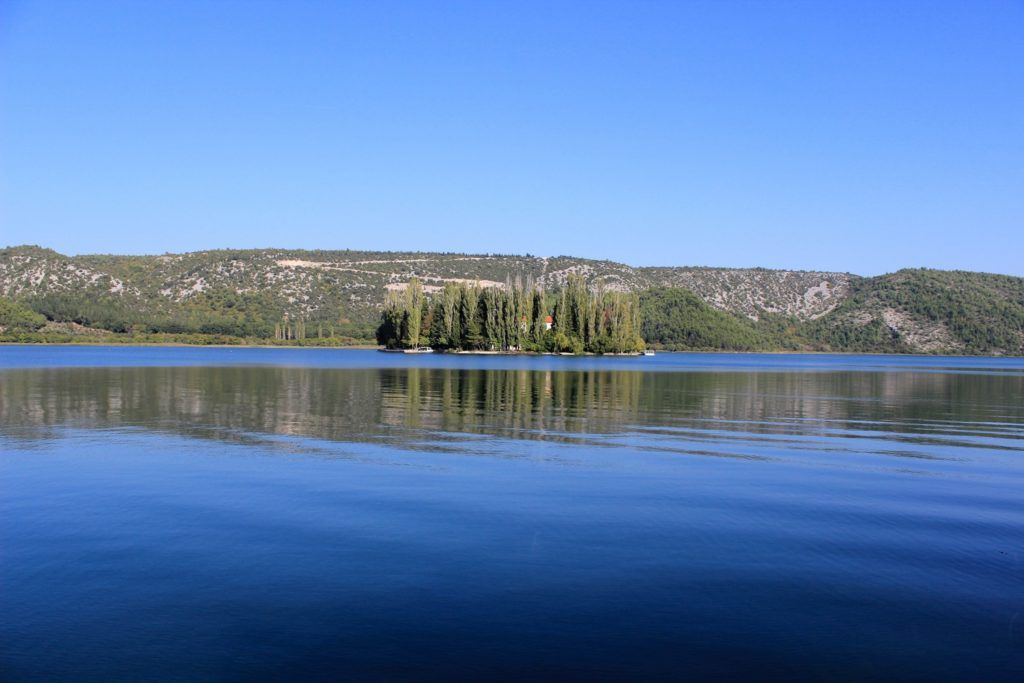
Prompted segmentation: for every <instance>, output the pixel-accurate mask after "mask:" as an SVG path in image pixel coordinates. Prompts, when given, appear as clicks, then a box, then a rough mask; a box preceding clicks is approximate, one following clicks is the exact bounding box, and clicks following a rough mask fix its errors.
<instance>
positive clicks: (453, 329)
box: [377, 275, 645, 354]
mask: <svg viewBox="0 0 1024 683" xmlns="http://www.w3.org/2000/svg"><path fill="white" fill-rule="evenodd" d="M640 331H641V320H640V302H639V298H638V297H637V295H636V294H631V293H625V292H620V291H607V290H605V289H604V288H601V287H598V288H596V289H590V288H589V287H588V286H587V283H586V280H585V279H584V278H583V277H582V276H579V275H569V276H568V278H567V280H566V282H565V285H564V286H562V287H561V288H560V289H558V290H557V291H555V292H546V291H544V290H543V289H541V288H540V287H537V286H535V285H534V284H533V283H532V282H529V281H527V282H526V284H523V282H522V281H521V280H517V281H516V282H515V283H513V282H511V281H506V283H505V285H504V286H499V285H492V286H487V287H484V286H481V285H479V284H473V283H468V282H461V281H460V282H449V283H446V284H445V286H444V287H443V288H440V289H439V290H438V291H436V292H434V293H433V296H432V297H429V298H428V296H427V294H426V293H425V291H424V288H423V285H422V283H421V282H420V281H419V280H418V279H417V278H413V279H412V280H411V281H410V282H409V283H408V285H407V286H405V287H404V288H401V289H392V290H389V292H388V296H387V300H386V301H385V304H384V310H383V311H382V313H381V321H380V326H379V327H378V328H377V342H378V343H379V344H381V345H382V346H384V347H385V349H388V350H418V349H424V348H429V349H431V350H434V351H453V352H476V353H480V352H485V353H573V354H584V353H592V354H636V353H642V352H643V351H644V348H645V346H644V340H643V338H642V337H641V335H640Z"/></svg>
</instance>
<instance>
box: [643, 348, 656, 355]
mask: <svg viewBox="0 0 1024 683" xmlns="http://www.w3.org/2000/svg"><path fill="white" fill-rule="evenodd" d="M644 355H645V356H653V355H654V351H651V350H650V349H647V350H645V351H644Z"/></svg>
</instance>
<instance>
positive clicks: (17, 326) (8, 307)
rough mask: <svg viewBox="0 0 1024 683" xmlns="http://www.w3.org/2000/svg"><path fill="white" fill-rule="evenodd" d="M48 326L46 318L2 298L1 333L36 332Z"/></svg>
mask: <svg viewBox="0 0 1024 683" xmlns="http://www.w3.org/2000/svg"><path fill="white" fill-rule="evenodd" d="M45 324H46V316H43V315H40V314H39V313H36V312H35V311H33V310H32V309H31V308H29V307H28V306H23V305H22V304H19V303H17V302H16V301H11V300H10V299H4V298H0V331H3V332H35V331H36V330H38V329H39V328H40V327H42V326H43V325H45Z"/></svg>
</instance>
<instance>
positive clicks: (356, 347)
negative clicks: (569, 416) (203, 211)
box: [0, 341, 1024, 359]
mask: <svg viewBox="0 0 1024 683" xmlns="http://www.w3.org/2000/svg"><path fill="white" fill-rule="evenodd" d="M13 346H23V347H27V348H31V347H53V346H61V347H74V346H89V347H106V348H112V349H116V348H145V347H154V348H161V347H162V348H190V349H204V348H205V349H290V350H296V349H300V350H317V351H383V350H384V347H382V346H378V345H375V344H352V345H346V346H340V345H339V346H319V345H307V346H300V345H292V344H188V343H185V342H102V341H83V342H18V341H0V349H2V348H4V347H13ZM653 350H654V351H656V352H657V353H658V355H662V354H669V353H680V354H683V353H690V354H704V355H732V356H878V357H881V358H887V357H893V356H898V357H901V358H1011V359H1013V358H1024V355H1012V354H998V355H997V354H974V355H965V354H950V353H879V352H877V351H876V352H870V351H812V350H781V349H773V350H765V351H732V350H726V349H682V350H673V351H669V350H666V349H658V348H655V349H653ZM396 355H411V356H416V355H439V356H522V357H533V356H536V357H538V358H541V357H549V356H550V357H556V356H560V357H567V358H601V357H605V358H624V357H630V358H643V357H644V356H642V355H635V354H613V353H607V354H592V353H588V354H579V355H577V354H572V353H540V352H537V353H534V352H517V353H499V352H486V351H485V352H481V353H475V352H472V351H463V352H457V353H446V352H436V354H396Z"/></svg>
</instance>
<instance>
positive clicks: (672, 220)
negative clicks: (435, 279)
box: [0, 0, 1024, 275]
mask: <svg viewBox="0 0 1024 683" xmlns="http://www.w3.org/2000/svg"><path fill="white" fill-rule="evenodd" d="M19 243H36V244H42V245H44V246H49V247H52V248H55V249H57V250H58V251H62V252H65V253H95V252H114V253H161V252H165V251H184V250H196V249H207V248H219V247H257V246H281V247H295V248H328V249H331V248H353V249H392V250H405V249H415V250H446V251H469V252H502V253H526V252H529V253H533V254H538V255H556V254H573V255H581V256H588V257H595V258H610V259H615V260H619V261H624V262H627V263H630V264H634V265H657V264H660V265H684V264H690V265H694V264H695V265H722V266H750V265H762V266H766V267H787V268H805V269H834V270H848V271H852V272H856V273H862V274H875V273H880V272H885V271H890V270H894V269H897V268H900V267H905V266H930V267H939V268H965V269H972V270H985V271H994V272H1004V273H1014V274H1018V275H1024V3H1022V2H1021V1H1020V0H1016V1H1014V0H1005V1H999V0H992V1H985V0H973V1H971V2H957V3H944V2H891V1H886V2H878V3H872V2H866V1H858V2H849V3H837V2H836V3H832V2H824V1H820V0H819V1H814V2H775V3H772V2H709V3H701V2H688V1H686V2H684V1H673V2H667V1H666V2H622V3H603V2H592V1H590V0H588V1H586V2H584V1H583V0H580V1H578V2H558V1H555V0H547V1H545V2H538V3H528V2H523V1H516V2H487V1H483V0H476V1H473V2H458V3H449V2H427V1H425V0H424V1H409V2H359V3H343V2H304V1H302V0H295V1H290V2H289V1H281V2H255V1H253V2H238V3H233V2H224V1H215V2H208V1H201V2H186V1H183V0H174V1H173V2H140V1H138V0H131V1H128V2H96V1H93V2H73V1H71V0H68V1H66V2H27V1H19V0H0V245H2V244H19Z"/></svg>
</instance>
